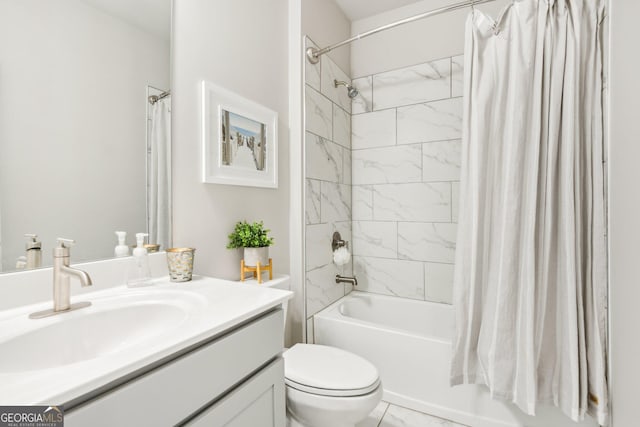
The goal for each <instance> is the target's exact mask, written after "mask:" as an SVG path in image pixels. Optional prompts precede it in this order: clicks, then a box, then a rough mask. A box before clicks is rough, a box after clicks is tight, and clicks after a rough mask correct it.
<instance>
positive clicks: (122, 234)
mask: <svg viewBox="0 0 640 427" xmlns="http://www.w3.org/2000/svg"><path fill="white" fill-rule="evenodd" d="M116 236H118V246H116V248H115V250H114V254H115V256H116V258H121V257H125V256H129V246H127V243H126V240H127V232H126V231H116Z"/></svg>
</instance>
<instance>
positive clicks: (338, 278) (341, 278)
mask: <svg viewBox="0 0 640 427" xmlns="http://www.w3.org/2000/svg"><path fill="white" fill-rule="evenodd" d="M336 283H351V284H352V285H353V286H358V279H356V276H353V277H349V276H341V275H339V274H336Z"/></svg>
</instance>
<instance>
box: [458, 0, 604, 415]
mask: <svg viewBox="0 0 640 427" xmlns="http://www.w3.org/2000/svg"><path fill="white" fill-rule="evenodd" d="M603 15H604V9H603V2H602V1H599V0H556V1H554V0H549V1H546V0H520V1H515V2H513V4H511V5H509V6H508V7H507V8H505V10H504V12H503V13H502V14H501V15H500V17H499V18H498V20H497V21H493V20H492V19H491V18H489V17H488V16H486V15H484V14H482V12H480V11H478V10H475V11H473V12H472V13H471V14H470V16H469V18H468V21H467V27H466V41H465V81H464V96H465V100H464V103H465V104H464V124H463V151H462V177H461V190H460V191H461V195H460V210H459V211H460V218H459V229H458V240H457V252H456V267H455V284H454V305H455V312H456V333H455V337H454V341H453V359H452V367H451V368H452V372H451V383H452V385H456V384H470V383H475V384H486V385H487V386H488V387H489V390H490V392H491V395H492V396H493V397H495V398H501V399H506V400H509V401H512V402H514V403H515V404H516V405H517V406H518V407H520V408H521V409H522V410H523V411H524V412H526V413H528V414H532V415H533V414H534V413H535V410H536V406H537V404H539V403H544V404H551V405H555V406H558V407H560V408H561V409H562V410H563V412H564V413H565V414H567V415H568V416H569V417H571V418H572V419H573V420H579V419H582V418H583V417H584V414H585V412H587V411H588V412H589V413H590V414H592V415H593V416H595V417H596V418H597V419H598V421H599V422H600V423H601V424H604V423H605V422H606V420H607V414H608V410H607V400H608V396H607V382H606V349H605V343H606V329H605V328H606V286H607V260H606V246H605V239H606V236H605V216H604V209H605V208H604V180H603V179H604V176H603V130H602V127H603V112H602V94H601V91H602V58H601V56H602V52H601V49H602V46H601V34H600V31H601V28H600V25H601V21H602V19H603Z"/></svg>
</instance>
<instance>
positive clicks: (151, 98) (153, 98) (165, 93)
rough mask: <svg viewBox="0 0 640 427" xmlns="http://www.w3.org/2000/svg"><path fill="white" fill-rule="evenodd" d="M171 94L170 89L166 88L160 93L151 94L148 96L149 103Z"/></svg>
mask: <svg viewBox="0 0 640 427" xmlns="http://www.w3.org/2000/svg"><path fill="white" fill-rule="evenodd" d="M169 95H171V91H170V90H168V91H166V92H162V93H161V94H160V95H151V96H150V97H149V103H150V104H151V105H153V104H155V103H156V102H158V101H160V100H161V99H162V98H166V97H167V96H169Z"/></svg>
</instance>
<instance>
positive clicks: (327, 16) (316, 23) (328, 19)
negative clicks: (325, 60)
mask: <svg viewBox="0 0 640 427" xmlns="http://www.w3.org/2000/svg"><path fill="white" fill-rule="evenodd" d="M350 28H351V21H349V19H348V18H347V17H346V16H345V15H344V13H343V12H342V10H341V9H340V8H339V7H338V5H336V3H335V2H334V1H333V0H303V1H302V34H304V35H307V36H309V37H310V38H311V40H313V41H314V42H315V43H316V44H317V45H318V47H320V48H323V47H326V46H329V45H332V44H334V43H338V42H341V41H342V40H345V39H348V38H349V37H350V36H351V35H350V33H349V32H350ZM327 55H328V56H329V57H330V58H331V59H333V61H334V62H335V63H336V64H337V65H338V67H340V68H341V69H342V71H344V72H345V73H347V74H349V75H351V70H350V67H351V65H350V58H351V45H346V46H342V47H340V48H338V49H336V50H333V51H331V52H329V53H328V54H327Z"/></svg>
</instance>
